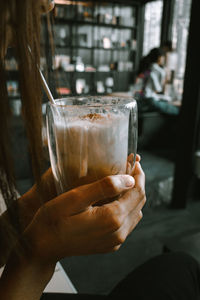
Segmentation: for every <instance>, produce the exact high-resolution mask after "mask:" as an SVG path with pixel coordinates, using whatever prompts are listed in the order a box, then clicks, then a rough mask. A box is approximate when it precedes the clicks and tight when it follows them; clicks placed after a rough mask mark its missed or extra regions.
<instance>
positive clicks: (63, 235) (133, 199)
mask: <svg viewBox="0 0 200 300" xmlns="http://www.w3.org/2000/svg"><path fill="white" fill-rule="evenodd" d="M131 175H132V176H133V177H132V176H130V175H114V176H107V177H105V178H103V179H101V180H99V181H96V182H94V183H91V184H88V185H84V186H81V187H78V188H75V189H73V190H71V191H69V192H66V193H64V194H62V195H59V196H58V197H56V198H54V199H53V200H51V201H49V202H47V203H46V204H45V205H43V206H42V207H41V208H40V209H39V210H38V212H37V213H36V215H35V216H34V218H33V220H32V222H31V224H30V225H29V226H28V228H27V230H26V232H25V237H26V239H27V240H28V242H30V243H31V249H33V251H32V254H33V255H34V256H37V257H40V258H41V259H42V261H43V262H44V261H45V260H46V261H49V260H55V261H57V260H60V259H61V258H63V257H65V256H71V255H84V254H95V253H104V252H110V251H115V250H117V249H118V248H119V247H120V246H121V244H122V243H123V242H124V241H125V239H126V237H127V236H128V235H129V234H130V232H131V231H132V230H133V229H134V228H135V226H136V225H137V223H138V222H139V221H140V219H141V218H142V213H141V209H142V207H143V206H144V204H145V201H146V197H145V192H144V181H145V180H144V173H143V171H142V169H141V166H140V163H139V162H138V161H136V163H135V168H134V170H133V174H131ZM119 195H120V197H119V198H118V200H115V201H112V202H110V203H107V204H104V205H102V206H96V203H98V202H99V201H102V200H103V199H107V198H113V197H115V196H119Z"/></svg>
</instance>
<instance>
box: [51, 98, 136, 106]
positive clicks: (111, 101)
mask: <svg viewBox="0 0 200 300" xmlns="http://www.w3.org/2000/svg"><path fill="white" fill-rule="evenodd" d="M90 100H93V101H95V100H96V101H98V100H99V102H97V103H95V102H92V101H91V102H90ZM102 100H104V101H105V102H103V103H102ZM59 101H71V103H69V104H68V103H64V104H57V103H52V102H48V103H47V105H49V106H51V107H56V108H59V107H62V108H64V107H70V108H72V107H78V108H99V107H102V108H103V107H122V106H126V105H128V104H131V103H132V104H134V105H133V106H137V101H136V99H135V98H134V97H131V96H130V97H123V96H122V97H121V96H69V97H64V98H57V99H55V102H59ZM75 101H79V102H80V103H75V104H74V103H73V102H75ZM81 101H86V103H81ZM100 101H101V102H100ZM106 102H108V103H106ZM133 106H132V107H133Z"/></svg>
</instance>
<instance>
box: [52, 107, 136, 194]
mask: <svg viewBox="0 0 200 300" xmlns="http://www.w3.org/2000/svg"><path fill="white" fill-rule="evenodd" d="M69 110H70V109H66V111H65V110H61V111H60V112H58V111H55V112H53V114H52V112H51V114H52V116H51V117H49V116H48V128H49V129H48V140H49V153H50V161H51V167H52V171H53V174H54V178H55V182H56V187H57V191H58V193H62V192H65V191H68V190H70V189H72V188H74V187H77V186H80V185H83V184H87V183H91V182H94V181H96V180H99V179H101V178H103V177H105V176H107V175H115V174H125V173H126V166H127V156H128V147H129V146H130V143H129V139H130V135H131V133H133V134H132V137H131V138H132V139H133V144H134V147H135V146H136V144H137V136H136V134H135V132H137V128H136V125H137V124H134V123H133V121H134V120H135V119H134V118H135V117H136V115H133V117H131V114H130V111H131V108H129V107H128V106H127V108H126V109H122V110H120V109H118V108H117V106H116V107H115V106H114V109H106V110H105V111H104V109H100V111H98V108H97V109H93V110H89V112H88V111H86V112H85V111H84V110H83V109H81V108H80V112H78V111H76V109H74V110H72V111H71V112H70V111H69ZM96 111H97V112H96ZM130 122H132V125H131V123H130ZM134 126H135V127H134ZM133 127H134V128H133ZM135 151H136V147H135V148H134V149H133V151H131V152H133V153H134V154H135Z"/></svg>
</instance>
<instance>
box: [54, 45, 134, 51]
mask: <svg viewBox="0 0 200 300" xmlns="http://www.w3.org/2000/svg"><path fill="white" fill-rule="evenodd" d="M55 46H56V47H57V48H61V49H62V48H63V49H66V48H70V49H83V50H105V51H129V52H130V51H135V50H134V49H130V48H123V47H121V48H103V47H87V46H70V45H55Z"/></svg>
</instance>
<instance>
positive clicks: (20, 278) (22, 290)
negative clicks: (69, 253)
mask: <svg viewBox="0 0 200 300" xmlns="http://www.w3.org/2000/svg"><path fill="white" fill-rule="evenodd" d="M29 249H30V247H27V245H26V243H25V241H24V240H20V242H18V243H17V244H16V246H15V248H14V249H13V251H12V252H11V255H10V257H9V259H8V261H7V264H6V266H5V269H4V272H3V275H2V277H1V280H0V295H2V297H3V299H4V300H21V299H29V300H38V299H40V297H41V295H42V292H43V290H44V289H45V287H46V285H47V284H48V282H49V280H50V279H51V277H52V275H53V273H54V270H55V264H46V263H44V262H42V261H41V260H40V259H39V258H37V257H36V255H33V251H29Z"/></svg>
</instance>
